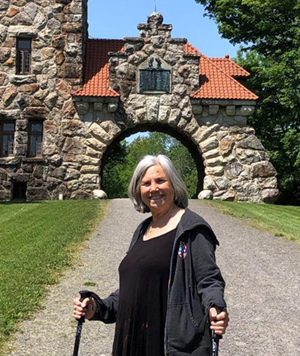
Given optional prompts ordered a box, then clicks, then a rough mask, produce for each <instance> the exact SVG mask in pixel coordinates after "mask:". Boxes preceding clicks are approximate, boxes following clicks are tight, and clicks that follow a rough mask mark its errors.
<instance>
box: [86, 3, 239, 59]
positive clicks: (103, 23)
mask: <svg viewBox="0 0 300 356" xmlns="http://www.w3.org/2000/svg"><path fill="white" fill-rule="evenodd" d="M155 3H156V11H157V12H159V13H161V14H162V15H163V17H164V23H166V24H172V25H173V31H172V37H185V38H187V39H188V41H189V42H190V43H191V44H192V45H193V46H195V47H197V48H198V49H199V50H200V51H201V52H203V53H204V54H205V55H207V56H209V57H224V56H225V55H226V54H229V55H230V57H234V56H235V55H236V52H237V49H238V46H236V47H234V46H233V45H231V44H230V43H229V41H228V40H226V39H223V38H221V35H220V34H219V33H218V29H217V25H216V24H215V23H214V21H213V20H210V19H209V18H208V17H203V14H204V9H203V6H202V5H199V4H198V3H196V2H195V1H194V0H156V1H155V0H123V1H122V0H104V1H102V0H89V1H88V7H89V8H88V10H89V13H88V21H89V36H90V38H111V39H122V38H123V37H138V35H139V33H138V30H137V24H138V23H146V22H147V17H148V15H150V14H151V13H152V12H154V9H155Z"/></svg>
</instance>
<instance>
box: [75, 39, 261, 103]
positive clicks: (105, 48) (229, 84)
mask: <svg viewBox="0 0 300 356" xmlns="http://www.w3.org/2000/svg"><path fill="white" fill-rule="evenodd" d="M119 51H123V41H122V40H105V39H98V40H92V39H89V40H88V41H87V53H86V65H85V69H84V85H83V87H82V88H80V89H78V90H76V91H75V92H73V96H96V97H118V96H119V94H118V93H117V92H116V91H114V90H112V89H110V88H109V64H108V62H109V56H108V53H109V52H119ZM185 52H186V53H190V54H193V53H195V54H200V55H201V57H200V66H199V74H200V89H199V90H197V91H196V92H195V93H193V94H192V95H191V97H192V98H196V99H236V100H257V99H258V97H257V96H256V95H255V94H253V93H252V92H251V91H250V90H248V89H247V88H245V87H244V86H243V85H242V84H241V83H239V82H238V81H237V80H236V79H234V78H235V77H236V78H241V77H247V76H249V75H250V74H249V73H248V72H247V71H245V70H244V69H243V68H241V67H240V66H239V65H237V64H236V63H235V62H233V61H232V60H230V59H229V58H228V57H225V58H208V57H206V56H205V55H203V54H202V53H201V52H200V51H198V50H197V49H196V48H195V47H193V46H192V45H191V44H189V43H187V44H186V46H185Z"/></svg>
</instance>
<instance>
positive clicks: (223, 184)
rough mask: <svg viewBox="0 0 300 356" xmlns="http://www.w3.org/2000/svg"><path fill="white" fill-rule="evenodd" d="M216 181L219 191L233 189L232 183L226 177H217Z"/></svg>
mask: <svg viewBox="0 0 300 356" xmlns="http://www.w3.org/2000/svg"><path fill="white" fill-rule="evenodd" d="M214 181H215V183H216V185H217V187H218V189H219V190H227V189H229V188H230V187H231V183H230V181H229V180H228V179H227V178H225V177H217V178H215V180H214Z"/></svg>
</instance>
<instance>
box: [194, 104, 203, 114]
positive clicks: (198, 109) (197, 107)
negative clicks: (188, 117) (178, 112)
mask: <svg viewBox="0 0 300 356" xmlns="http://www.w3.org/2000/svg"><path fill="white" fill-rule="evenodd" d="M202 111H203V106H202V105H193V113H194V114H195V115H201V114H202Z"/></svg>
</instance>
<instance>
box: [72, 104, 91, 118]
mask: <svg viewBox="0 0 300 356" xmlns="http://www.w3.org/2000/svg"><path fill="white" fill-rule="evenodd" d="M75 106H76V110H77V112H78V114H79V115H85V114H87V112H88V111H89V103H88V102H84V101H76V102H75Z"/></svg>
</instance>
